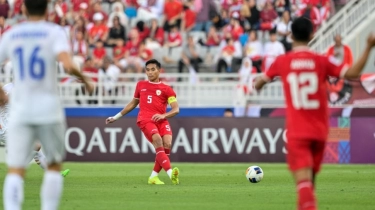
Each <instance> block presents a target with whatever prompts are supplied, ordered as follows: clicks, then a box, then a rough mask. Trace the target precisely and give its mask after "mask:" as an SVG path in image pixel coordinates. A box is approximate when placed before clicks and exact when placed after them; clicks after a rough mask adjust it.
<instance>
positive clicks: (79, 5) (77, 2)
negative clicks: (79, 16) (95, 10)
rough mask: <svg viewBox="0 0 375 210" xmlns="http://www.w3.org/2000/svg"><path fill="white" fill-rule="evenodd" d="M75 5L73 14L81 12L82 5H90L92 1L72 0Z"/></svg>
mask: <svg viewBox="0 0 375 210" xmlns="http://www.w3.org/2000/svg"><path fill="white" fill-rule="evenodd" d="M70 1H71V3H72V5H73V12H79V11H80V9H82V4H85V5H86V6H88V5H89V3H90V0H70Z"/></svg>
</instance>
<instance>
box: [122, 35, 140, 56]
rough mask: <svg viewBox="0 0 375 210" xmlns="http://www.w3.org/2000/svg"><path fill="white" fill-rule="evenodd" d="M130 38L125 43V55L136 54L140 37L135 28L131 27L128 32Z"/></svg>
mask: <svg viewBox="0 0 375 210" xmlns="http://www.w3.org/2000/svg"><path fill="white" fill-rule="evenodd" d="M129 38H130V40H129V41H128V42H127V43H126V49H127V52H126V57H127V58H128V57H130V56H138V54H139V52H138V49H139V45H140V44H141V39H140V38H139V33H138V30H137V29H132V30H131V31H130V33H129Z"/></svg>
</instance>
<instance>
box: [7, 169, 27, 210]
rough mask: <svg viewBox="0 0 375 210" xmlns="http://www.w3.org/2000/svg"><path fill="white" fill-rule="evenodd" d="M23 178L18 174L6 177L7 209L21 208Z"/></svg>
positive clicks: (15, 209)
mask: <svg viewBox="0 0 375 210" xmlns="http://www.w3.org/2000/svg"><path fill="white" fill-rule="evenodd" d="M23 196H24V194H23V179H22V177H21V176H20V175H18V174H8V175H7V176H6V177H5V181H4V189H3V202H4V209H5V210H21V207H22V203H23Z"/></svg>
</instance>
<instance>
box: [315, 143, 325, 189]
mask: <svg viewBox="0 0 375 210" xmlns="http://www.w3.org/2000/svg"><path fill="white" fill-rule="evenodd" d="M325 147H326V142H325V141H314V142H313V144H312V155H313V169H312V183H313V186H314V188H315V187H316V183H315V178H316V175H317V174H318V173H319V171H320V167H321V165H322V161H323V157H324V149H325Z"/></svg>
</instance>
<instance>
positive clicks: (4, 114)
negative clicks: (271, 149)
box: [0, 83, 70, 177]
mask: <svg viewBox="0 0 375 210" xmlns="http://www.w3.org/2000/svg"><path fill="white" fill-rule="evenodd" d="M12 89H13V83H8V84H6V85H4V86H3V90H4V92H5V94H6V95H7V97H8V98H9V96H10V93H11V92H12ZM8 119H9V103H6V104H5V105H3V106H0V143H1V144H3V145H5V144H6V131H7V127H8V126H7V125H8ZM41 148H42V145H40V144H39V143H36V145H35V151H34V155H33V156H34V161H35V162H36V163H37V164H38V165H39V166H40V167H41V168H42V169H43V170H45V169H46V168H47V163H46V156H45V155H44V154H43V152H42V150H41ZM69 172H70V170H69V169H66V170H64V171H61V175H62V176H63V177H66V176H67V175H68V174H69Z"/></svg>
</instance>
